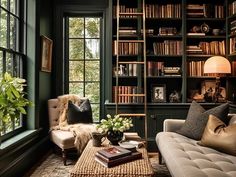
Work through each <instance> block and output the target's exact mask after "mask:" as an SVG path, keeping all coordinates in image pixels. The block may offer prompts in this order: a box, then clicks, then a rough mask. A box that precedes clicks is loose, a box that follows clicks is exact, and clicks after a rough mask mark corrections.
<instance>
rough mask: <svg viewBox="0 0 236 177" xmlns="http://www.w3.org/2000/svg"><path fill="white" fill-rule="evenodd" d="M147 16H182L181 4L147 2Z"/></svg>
mask: <svg viewBox="0 0 236 177" xmlns="http://www.w3.org/2000/svg"><path fill="white" fill-rule="evenodd" d="M145 11H146V18H181V16H182V15H181V11H182V9H181V4H163V5H159V4H146V5H145Z"/></svg>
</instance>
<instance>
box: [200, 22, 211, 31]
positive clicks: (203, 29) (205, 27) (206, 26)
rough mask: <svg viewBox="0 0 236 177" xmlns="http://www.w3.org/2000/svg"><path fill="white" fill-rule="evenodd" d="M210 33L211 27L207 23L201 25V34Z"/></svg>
mask: <svg viewBox="0 0 236 177" xmlns="http://www.w3.org/2000/svg"><path fill="white" fill-rule="evenodd" d="M209 31H210V27H209V26H208V25H207V24H206V23H203V24H202V25H201V32H202V33H208V32H209Z"/></svg>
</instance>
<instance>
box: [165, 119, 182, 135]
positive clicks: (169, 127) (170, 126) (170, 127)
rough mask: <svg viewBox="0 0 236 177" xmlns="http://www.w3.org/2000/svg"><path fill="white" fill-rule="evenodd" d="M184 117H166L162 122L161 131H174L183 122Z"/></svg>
mask: <svg viewBox="0 0 236 177" xmlns="http://www.w3.org/2000/svg"><path fill="white" fill-rule="evenodd" d="M184 122H185V120H184V119H166V120H164V123H163V131H164V132H174V131H176V130H179V129H180V128H181V127H182V125H183V124H184Z"/></svg>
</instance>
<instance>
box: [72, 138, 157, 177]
mask: <svg viewBox="0 0 236 177" xmlns="http://www.w3.org/2000/svg"><path fill="white" fill-rule="evenodd" d="M108 146H109V145H108V144H106V143H104V144H103V146H102V147H94V146H93V145H92V140H90V141H89V143H88V144H87V146H86V148H85V149H84V151H83V153H82V154H81V156H80V158H79V160H78V161H77V163H76V164H75V166H74V167H73V168H72V170H71V171H70V176H71V177H95V176H96V177H118V176H119V177H126V176H127V177H152V176H153V175H154V172H153V169H152V167H151V164H150V161H149V159H148V154H147V150H146V149H145V148H140V149H138V151H139V152H141V153H142V156H143V158H142V159H138V160H134V161H132V162H128V163H124V164H121V165H118V166H115V167H112V168H106V167H104V166H102V165H101V164H100V163H98V162H96V161H95V160H94V158H95V153H96V152H97V151H98V150H100V149H102V148H106V147H108Z"/></svg>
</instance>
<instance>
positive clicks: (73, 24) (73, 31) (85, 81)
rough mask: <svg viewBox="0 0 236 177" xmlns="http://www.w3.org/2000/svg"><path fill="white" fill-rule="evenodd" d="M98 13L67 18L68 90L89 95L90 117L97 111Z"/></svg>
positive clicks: (99, 20) (99, 21) (95, 114)
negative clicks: (93, 15)
mask: <svg viewBox="0 0 236 177" xmlns="http://www.w3.org/2000/svg"><path fill="white" fill-rule="evenodd" d="M100 25H101V18H100V17H69V18H68V24H67V26H68V58H69V59H68V61H69V64H68V65H69V66H68V71H69V73H68V77H69V79H68V81H69V83H68V84H69V93H73V94H78V95H80V96H82V97H87V98H89V100H90V102H91V106H92V110H93V119H94V121H98V120H99V114H100V60H101V54H100V43H101V32H100Z"/></svg>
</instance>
